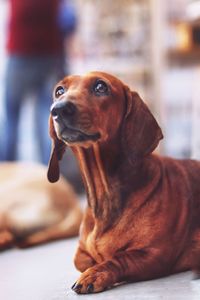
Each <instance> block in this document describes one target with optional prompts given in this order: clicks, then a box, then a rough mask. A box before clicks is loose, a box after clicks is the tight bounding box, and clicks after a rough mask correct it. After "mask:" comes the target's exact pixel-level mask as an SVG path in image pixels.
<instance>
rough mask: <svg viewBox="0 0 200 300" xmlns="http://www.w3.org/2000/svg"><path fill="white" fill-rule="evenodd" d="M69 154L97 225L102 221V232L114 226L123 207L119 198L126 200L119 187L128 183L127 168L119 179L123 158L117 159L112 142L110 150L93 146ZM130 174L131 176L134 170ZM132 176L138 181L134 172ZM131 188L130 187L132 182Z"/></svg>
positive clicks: (117, 147) (116, 147) (96, 145)
mask: <svg viewBox="0 0 200 300" xmlns="http://www.w3.org/2000/svg"><path fill="white" fill-rule="evenodd" d="M108 149H109V151H108ZM72 150H73V152H74V154H75V156H76V158H77V159H78V162H79V165H80V170H81V173H82V177H83V181H84V185H85V188H86V192H87V198H88V205H89V207H91V209H92V211H93V213H94V216H95V219H97V220H98V221H99V222H100V223H101V221H102V227H104V229H105V228H107V227H109V226H110V224H113V222H114V221H115V220H116V219H117V216H119V215H120V214H121V211H122V209H123V206H124V205H125V199H122V197H123V198H126V197H124V196H122V194H123V188H122V185H123V180H130V179H129V178H130V174H129V171H130V170H128V168H127V166H126V168H125V169H126V174H125V176H122V175H120V174H122V173H123V172H121V168H123V163H122V162H124V158H122V157H120V153H121V151H120V147H119V145H117V144H116V143H115V142H113V144H112V146H111V145H110V144H109V146H108V145H106V144H105V145H99V144H98V143H95V144H94V145H93V146H91V147H90V148H83V147H72ZM131 169H133V167H131ZM131 172H132V173H133V170H131ZM135 173H137V174H136V176H137V177H138V172H137V170H136V168H135ZM120 176H122V177H123V178H120ZM126 178H127V179H126ZM132 180H133V178H132ZM125 186H126V183H125ZM130 186H132V187H133V181H132V183H131V184H130ZM127 192H128V191H125V192H124V193H127ZM102 230H103V229H102Z"/></svg>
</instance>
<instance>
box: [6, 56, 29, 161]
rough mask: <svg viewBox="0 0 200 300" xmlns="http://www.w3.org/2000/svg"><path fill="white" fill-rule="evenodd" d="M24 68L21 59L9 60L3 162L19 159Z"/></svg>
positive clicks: (10, 58)
mask: <svg viewBox="0 0 200 300" xmlns="http://www.w3.org/2000/svg"><path fill="white" fill-rule="evenodd" d="M22 67H23V66H22V65H21V61H20V58H17V57H15V56H11V57H9V59H8V64H7V70H6V83H5V124H4V128H3V137H4V138H3V142H2V144H3V145H2V148H3V160H8V161H13V160H16V158H17V140H18V124H19V115H20V108H21V103H22V100H23V98H24V93H25V88H24V87H25V84H24V82H23V77H24V73H23V68H22Z"/></svg>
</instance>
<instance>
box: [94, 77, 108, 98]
mask: <svg viewBox="0 0 200 300" xmlns="http://www.w3.org/2000/svg"><path fill="white" fill-rule="evenodd" d="M94 92H95V93H96V94H97V95H102V94H106V93H107V92H108V86H107V84H106V83H105V82H104V81H103V80H98V81H97V82H96V83H95V85H94Z"/></svg>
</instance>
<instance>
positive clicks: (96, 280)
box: [72, 249, 168, 294]
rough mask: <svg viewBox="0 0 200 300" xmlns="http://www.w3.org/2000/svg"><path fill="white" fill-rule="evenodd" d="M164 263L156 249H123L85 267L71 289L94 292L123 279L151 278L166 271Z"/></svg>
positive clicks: (83, 292)
mask: <svg viewBox="0 0 200 300" xmlns="http://www.w3.org/2000/svg"><path fill="white" fill-rule="evenodd" d="M165 258H166V257H165ZM166 265H167V263H166V262H165V259H162V257H161V255H160V251H159V250H157V249H145V250H132V251H124V252H121V253H118V254H116V255H115V256H114V257H113V258H112V259H110V260H107V261H105V262H103V263H100V264H96V265H95V266H93V267H91V268H89V269H87V270H86V271H85V272H84V273H83V274H82V275H81V276H80V278H79V279H78V281H77V282H76V283H75V284H74V285H73V286H72V289H73V290H74V291H75V292H76V293H78V294H85V293H95V292H101V291H103V290H105V289H106V288H108V287H111V286H113V285H114V284H116V283H120V282H123V281H139V280H147V279H153V278H156V277H158V276H163V275H166V274H167V273H168V272H167V269H168V268H167V267H166Z"/></svg>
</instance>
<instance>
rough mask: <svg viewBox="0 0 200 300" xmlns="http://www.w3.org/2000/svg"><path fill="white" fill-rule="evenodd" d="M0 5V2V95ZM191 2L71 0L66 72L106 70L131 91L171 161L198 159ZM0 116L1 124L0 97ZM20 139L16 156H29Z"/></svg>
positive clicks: (1, 29) (0, 50)
mask: <svg viewBox="0 0 200 300" xmlns="http://www.w3.org/2000/svg"><path fill="white" fill-rule="evenodd" d="M6 2H7V1H1V2H0V14H1V15H0V43H1V44H0V55H1V62H2V63H1V65H0V93H1V95H2V93H3V85H4V81H3V76H4V74H3V70H4V62H5V49H4V40H5V31H6V18H7V3H6ZM192 2H194V1H188V0H164V1H162V0H157V1H154V0H140V1H139V0H124V1H121V0H115V1H111V0H101V1H100V0H97V1H92V0H85V1H82V0H75V3H76V5H77V12H78V18H79V26H78V30H77V34H76V36H75V38H74V40H73V46H72V48H71V50H70V68H71V72H72V73H79V74H81V73H84V72H87V71H90V70H94V69H96V70H104V71H108V72H111V73H113V74H115V75H117V76H119V77H120V78H121V79H122V80H124V81H125V82H126V83H127V84H129V85H130V86H131V87H132V88H133V89H136V90H137V91H139V93H140V94H141V95H142V97H143V99H144V100H145V101H147V102H148V104H149V105H150V107H151V109H152V110H153V112H154V114H155V115H156V116H157V117H158V119H159V122H160V123H161V126H162V128H163V131H164V135H165V139H164V141H163V142H162V145H161V148H160V149H161V151H162V153H163V154H166V155H173V156H176V157H189V156H191V155H194V156H195V157H198V155H199V152H200V150H199V149H200V142H199V139H198V129H197V127H198V126H199V122H198V119H199V110H200V109H199V108H198V107H199V105H198V103H199V102H200V99H199V92H198V86H199V85H198V78H199V69H200V68H199V62H200V47H199V31H198V30H199V29H198V28H199V26H200V25H199V22H198V18H199V15H200V14H199V15H198V13H197V14H195V17H194V16H193V15H192V14H191V11H192V10H191V4H192ZM195 2H199V1H195ZM195 12H197V10H196V9H195ZM195 30H196V31H195ZM1 99H2V97H1ZM30 110H31V107H30V106H29V107H28V108H27V112H26V113H24V114H28V115H29V113H28V111H30ZM30 115H31V112H30ZM0 118H1V119H0V120H1V122H2V120H3V100H1V102H0ZM29 123H30V124H29V127H30V132H31V122H29ZM0 124H1V123H0ZM24 139H25V140H22V139H21V140H20V145H19V149H20V151H19V152H20V158H22V159H24V158H25V159H37V149H34V145H33V144H31V135H29V136H28V134H27V136H26V137H24ZM27 140H28V143H27ZM25 142H26V144H28V145H29V146H28V147H29V149H30V151H28V154H27V153H23V143H25ZM27 155H28V157H27Z"/></svg>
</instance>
